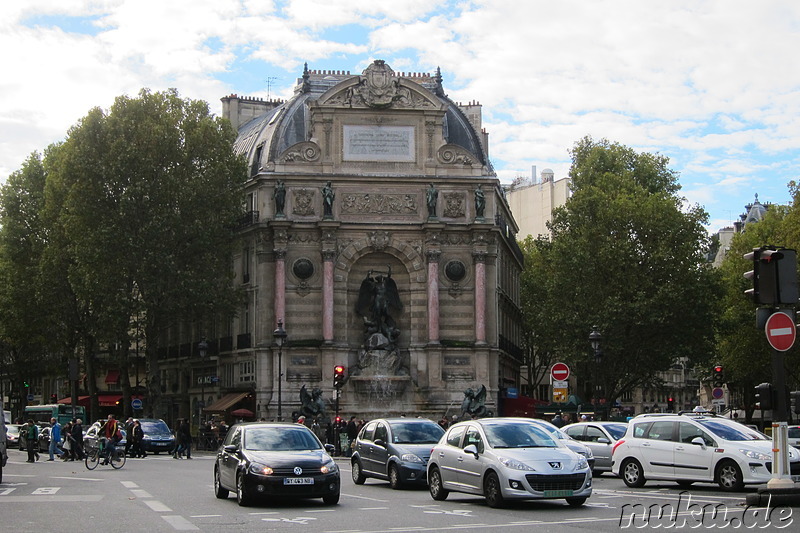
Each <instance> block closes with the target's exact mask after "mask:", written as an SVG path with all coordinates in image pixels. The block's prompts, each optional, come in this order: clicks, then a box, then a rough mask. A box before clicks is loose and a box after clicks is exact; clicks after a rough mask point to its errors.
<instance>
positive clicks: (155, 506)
mask: <svg viewBox="0 0 800 533" xmlns="http://www.w3.org/2000/svg"><path fill="white" fill-rule="evenodd" d="M142 501H143V502H144V504H145V505H146V506H148V507H149V508H150V509H152V510H153V511H155V512H157V513H165V512H170V511H172V509H170V508H169V507H167V506H166V505H164V504H163V503H161V502H159V501H155V500H142Z"/></svg>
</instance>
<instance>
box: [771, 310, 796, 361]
mask: <svg viewBox="0 0 800 533" xmlns="http://www.w3.org/2000/svg"><path fill="white" fill-rule="evenodd" d="M764 330H765V331H766V333H767V341H768V342H769V344H770V346H772V347H773V348H775V349H776V350H778V351H779V352H785V351H786V350H788V349H789V348H791V347H792V346H793V345H794V340H795V338H796V337H797V327H796V326H795V324H794V320H793V319H792V317H790V316H789V315H788V314H786V313H784V312H783V311H778V312H777V313H772V314H771V315H770V317H769V318H768V319H767V325H766V326H765V327H764Z"/></svg>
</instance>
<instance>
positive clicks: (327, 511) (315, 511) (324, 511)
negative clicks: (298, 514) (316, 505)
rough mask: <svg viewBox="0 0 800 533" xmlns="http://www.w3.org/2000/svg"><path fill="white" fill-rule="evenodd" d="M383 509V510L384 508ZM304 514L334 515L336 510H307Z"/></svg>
mask: <svg viewBox="0 0 800 533" xmlns="http://www.w3.org/2000/svg"><path fill="white" fill-rule="evenodd" d="M384 509H385V508H384ZM304 512H306V513H335V512H336V509H309V510H307V511H304Z"/></svg>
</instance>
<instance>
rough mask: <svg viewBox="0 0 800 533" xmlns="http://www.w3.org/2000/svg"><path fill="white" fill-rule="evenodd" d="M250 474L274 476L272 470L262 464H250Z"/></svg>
mask: <svg viewBox="0 0 800 533" xmlns="http://www.w3.org/2000/svg"><path fill="white" fill-rule="evenodd" d="M250 472H252V473H253V474H258V475H260V476H269V475H272V468H271V467H269V466H267V465H262V464H261V463H250Z"/></svg>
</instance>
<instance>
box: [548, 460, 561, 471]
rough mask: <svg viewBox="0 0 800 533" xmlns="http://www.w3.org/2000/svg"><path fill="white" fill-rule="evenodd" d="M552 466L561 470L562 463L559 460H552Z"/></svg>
mask: <svg viewBox="0 0 800 533" xmlns="http://www.w3.org/2000/svg"><path fill="white" fill-rule="evenodd" d="M550 468H552V469H553V470H561V463H559V462H558V461H552V462H551V463H550Z"/></svg>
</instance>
